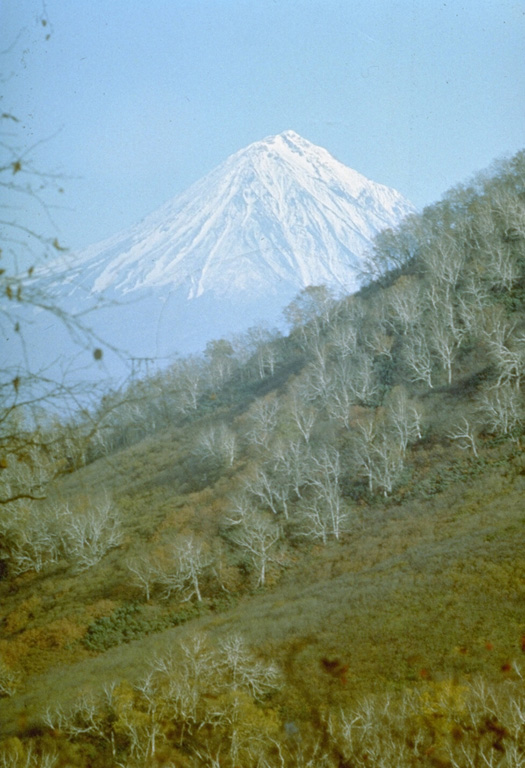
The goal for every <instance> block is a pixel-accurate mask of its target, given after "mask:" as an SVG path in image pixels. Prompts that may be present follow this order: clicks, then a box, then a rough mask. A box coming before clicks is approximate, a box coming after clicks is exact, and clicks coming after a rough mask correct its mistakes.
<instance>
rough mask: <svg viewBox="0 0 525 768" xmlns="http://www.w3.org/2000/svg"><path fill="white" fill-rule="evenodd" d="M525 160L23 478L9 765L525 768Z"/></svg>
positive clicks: (141, 385) (218, 348)
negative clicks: (349, 291) (282, 324)
mask: <svg viewBox="0 0 525 768" xmlns="http://www.w3.org/2000/svg"><path fill="white" fill-rule="evenodd" d="M523 161H524V157H523V156H522V155H518V156H517V157H515V158H512V159H511V160H509V161H506V162H505V163H503V164H500V165H499V166H497V167H496V168H494V169H493V170H492V171H491V173H490V174H484V175H482V176H480V177H479V178H478V179H476V180H474V181H473V182H472V184H471V185H469V186H464V187H459V188H457V189H455V190H452V191H451V192H450V193H448V195H447V196H446V197H445V198H444V200H443V201H441V202H440V203H438V204H436V205H435V206H433V207H431V208H429V209H427V210H426V211H424V212H423V214H421V215H420V216H417V217H411V218H410V219H409V220H407V221H406V222H405V223H404V224H403V225H402V226H401V228H400V229H399V230H397V231H396V232H390V231H389V232H386V233H383V234H382V235H380V236H379V238H378V240H377V242H376V247H375V250H374V252H373V253H371V254H370V260H369V269H370V273H371V274H374V275H375V279H374V280H373V281H371V282H370V284H369V285H368V286H367V287H365V288H364V289H363V290H362V291H361V292H360V294H358V295H357V296H353V297H346V298H342V299H338V300H336V299H335V298H334V297H333V296H331V295H330V294H329V292H328V291H326V290H325V289H321V288H312V289H307V290H306V291H304V292H303V293H302V294H301V295H300V296H298V297H297V299H296V300H295V301H294V302H293V303H292V304H291V305H290V307H288V308H287V311H286V314H287V319H288V320H289V322H290V326H291V329H290V334H289V336H288V337H286V338H282V337H281V336H280V335H279V334H277V333H275V332H269V331H267V330H265V329H261V328H257V329H251V331H250V332H248V333H247V334H246V335H245V336H244V337H243V338H242V339H234V340H219V341H217V342H213V343H212V344H210V345H209V346H208V348H207V349H206V352H205V354H204V355H203V357H202V358H187V359H183V360H179V361H177V362H176V363H175V364H174V365H173V366H172V367H171V368H170V369H168V370H166V371H164V372H161V373H159V374H157V375H156V376H154V377H151V378H147V379H143V380H139V381H134V382H131V384H130V385H129V387H128V389H127V390H126V391H125V392H124V393H108V394H107V396H106V397H105V398H104V400H103V401H102V402H101V403H100V404H99V405H98V406H97V408H96V409H94V410H93V411H90V412H89V413H83V414H79V415H78V417H77V418H76V420H75V421H74V422H69V423H67V424H56V423H53V424H50V423H49V421H47V422H46V423H43V424H42V426H41V427H40V429H41V430H43V431H45V430H47V433H46V434H52V435H53V440H52V441H51V440H48V441H47V445H51V444H52V445H53V446H55V448H54V449H53V451H49V450H48V451H47V453H45V455H44V452H42V451H40V452H39V451H38V450H37V449H36V448H35V449H34V450H32V451H28V452H27V458H25V459H22V460H21V461H20V460H19V458H20V457H19V456H18V459H17V461H16V462H15V461H14V460H13V459H12V457H10V456H9V455H7V456H6V459H5V461H4V464H3V470H2V471H3V478H4V480H3V481H4V490H6V491H7V496H8V495H9V493H10V494H11V496H10V498H11V500H10V501H7V502H6V503H4V504H3V506H2V513H3V516H2V525H1V527H0V536H1V545H2V551H3V560H2V568H1V572H2V578H1V580H0V602H1V605H2V613H3V621H2V624H1V626H0V658H1V660H2V661H1V667H0V691H2V692H3V694H4V695H3V697H2V698H0V719H1V721H2V734H3V736H2V738H3V741H2V742H1V745H0V760H2V761H3V762H0V765H5V766H26V767H29V766H36V765H46V766H51V765H57V766H112V765H115V766H117V765H125V766H130V767H131V766H136V767H137V768H139V766H153V765H161V766H162V765H164V766H168V765H172V766H189V767H191V766H200V765H206V766H208V765H209V766H219V765H221V766H222V765H224V766H236V765H243V766H247V767H249V766H274V765H279V766H327V767H332V766H338V767H339V768H341V766H365V765H374V766H387V765H388V766H394V765H399V766H412V765H422V766H427V765H428V766H478V765H479V766H482V765H483V766H484V765H489V766H502V767H503V766H520V765H523V764H525V682H524V679H523V675H524V674H525V663H524V662H525V656H524V654H525V614H524V605H525V547H524V543H525V507H524V504H523V499H524V491H525V449H524V447H523V423H524V422H523V413H524V407H523V394H522V379H523V376H524V375H525V313H524V305H523V297H524V290H523V286H524V284H525V227H524V226H523V222H525V191H524V190H525V187H524V182H525V174H524V171H523V167H524V166H523ZM31 429H34V427H31ZM20 434H23V438H24V439H25V440H26V441H27V444H28V445H31V435H32V432H31V430H30V429H29V428H26V429H25V431H23V430H22V431H21V432H20ZM44 442H45V441H44ZM40 444H42V441H39V442H38V445H40ZM34 445H35V446H36V445H37V441H34ZM53 477H54V479H51V478H53ZM24 484H25V485H24ZM35 488H37V489H38V490H39V495H44V494H43V491H45V496H46V498H45V500H39V501H35V500H32V499H31V498H26V497H27V496H32V495H33V496H34V495H35V491H34V489H35ZM25 489H30V492H29V491H26V490H25ZM4 495H5V494H4ZM7 496H6V498H7Z"/></svg>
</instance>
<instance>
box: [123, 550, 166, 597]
mask: <svg viewBox="0 0 525 768" xmlns="http://www.w3.org/2000/svg"><path fill="white" fill-rule="evenodd" d="M126 566H127V568H128V570H129V571H130V572H131V573H132V574H133V577H134V580H135V582H136V584H137V585H138V586H139V587H140V588H141V589H143V590H144V594H145V596H146V600H149V599H150V597H151V590H152V588H153V586H154V584H155V583H156V582H158V581H159V580H160V578H161V571H160V570H159V568H158V566H157V565H156V564H155V563H154V562H153V559H152V558H151V557H150V556H147V555H141V556H132V557H129V558H128V559H127V561H126Z"/></svg>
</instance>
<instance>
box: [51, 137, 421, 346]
mask: <svg viewBox="0 0 525 768" xmlns="http://www.w3.org/2000/svg"><path fill="white" fill-rule="evenodd" d="M413 211H414V208H413V206H412V205H411V204H410V203H409V202H408V201H407V200H406V199H404V198H403V197H402V196H401V195H400V194H399V193H398V192H396V191H395V190H393V189H390V188H388V187H385V186H383V185H381V184H377V183H375V182H372V181H369V180H368V179H366V178H365V177H364V176H362V175H361V174H359V173H357V172H356V171H354V170H352V169H351V168H348V167H347V166H345V165H343V164H342V163H340V162H339V161H338V160H336V159H335V158H334V157H332V155H330V154H329V152H327V151H326V150H325V149H323V148H321V147H318V146H316V145H314V144H311V143H310V142H309V141H307V140H306V139H303V138H301V137H300V136H299V135H298V134H297V133H294V132H293V131H285V132H284V133H281V134H278V135H276V136H270V137H268V138H266V139H263V140H262V141H258V142H255V143H254V144H250V145H249V146H248V147H246V148H245V149H242V150H240V151H239V152H236V153H235V154H233V155H231V156H230V157H229V158H228V159H227V160H226V161H225V162H223V163H222V164H221V165H219V166H218V167H217V168H216V169H215V170H213V171H211V173H209V174H208V175H207V176H205V177H204V178H203V179H201V180H200V181H197V182H196V183H195V184H193V185H192V186H191V187H190V188H189V189H188V190H187V191H186V192H184V193H182V194H181V195H179V196H178V197H175V198H174V199H172V200H170V201H169V202H167V203H166V204H164V205H163V206H162V207H161V208H159V209H158V210H157V211H155V212H154V213H152V214H150V215H149V216H147V217H146V218H145V219H143V221H141V222H140V223H139V224H137V225H135V226H133V227H131V228H130V229H128V230H126V231H124V232H121V233H120V234H117V235H115V236H113V237H111V238H109V239H107V240H105V241H103V242H101V243H98V244H96V245H93V246H91V247H89V248H87V249H86V250H85V251H83V252H81V253H79V254H77V255H76V256H75V257H74V259H72V262H73V263H71V260H68V263H67V269H62V270H60V271H59V273H58V274H57V272H54V280H56V279H57V278H58V279H59V281H60V286H61V287H60V291H61V292H62V291H63V292H65V294H66V295H68V296H69V297H70V299H71V298H73V297H74V296H76V297H77V299H79V296H80V294H81V295H82V297H84V296H86V295H91V296H92V297H96V296H97V295H99V294H100V293H101V292H104V294H106V295H108V296H110V297H111V298H116V299H117V300H118V299H121V298H122V297H126V299H132V300H133V301H132V306H133V307H134V313H135V318H136V316H137V314H138V313H140V322H139V323H137V322H136V320H135V322H134V323H131V327H130V319H129V316H128V313H127V311H126V310H125V309H124V310H123V309H122V308H120V309H119V312H118V313H117V312H115V314H114V317H112V318H111V321H110V322H108V320H107V318H106V320H104V327H103V328H98V327H97V330H99V331H100V333H101V334H102V335H106V337H107V331H108V329H109V330H110V335H111V338H110V339H109V340H110V341H111V342H112V343H115V344H117V345H120V346H121V347H123V348H127V349H129V350H130V352H132V353H133V354H150V355H152V356H154V355H165V354H170V353H172V352H174V351H175V350H178V351H182V352H187V351H196V350H197V349H201V348H202V347H203V346H204V344H205V343H206V341H207V340H209V339H210V338H217V337H218V336H222V335H225V334H226V335H227V334H228V333H232V332H237V331H240V330H244V329H246V328H247V327H248V326H249V325H250V324H253V323H254V322H258V321H265V322H269V323H275V322H276V319H277V318H278V317H279V314H280V311H281V310H282V308H283V307H284V306H285V305H286V304H287V303H288V302H289V301H290V300H291V298H293V296H295V295H296V294H297V293H298V292H299V291H300V290H301V289H303V288H305V287H306V286H308V285H321V284H326V285H328V286H330V287H332V288H335V289H336V291H337V292H341V291H345V292H351V291H353V290H355V289H356V288H358V285H359V280H358V274H359V271H360V268H361V266H362V259H363V255H364V253H365V251H366V250H367V249H368V248H369V247H370V245H371V241H372V238H373V237H374V236H375V235H376V234H377V233H378V232H379V231H380V230H382V229H384V228H386V227H395V226H396V225H397V224H398V223H399V222H400V220H401V219H402V218H403V217H404V216H405V215H407V214H409V213H411V212H413ZM55 269H56V265H55ZM79 286H81V287H82V291H81V292H80V291H78V287H79ZM135 299H137V301H135ZM82 300H84V299H83V298H82ZM119 314H120V319H119ZM137 325H138V326H139V331H140V334H138V333H137ZM133 328H134V329H135V332H134V333H130V331H132V329H133ZM152 334H153V335H152Z"/></svg>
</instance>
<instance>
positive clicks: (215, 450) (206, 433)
mask: <svg viewBox="0 0 525 768" xmlns="http://www.w3.org/2000/svg"><path fill="white" fill-rule="evenodd" d="M194 452H195V454H196V455H197V456H200V457H201V458H203V459H215V460H216V461H218V462H220V463H221V464H226V466H228V467H231V466H233V463H234V461H235V458H236V456H237V436H236V435H235V432H234V431H233V430H232V429H230V428H229V427H228V425H227V424H224V423H221V424H212V425H210V426H208V427H205V428H204V429H203V430H202V431H201V432H200V433H199V435H198V436H197V440H196V443H195V448H194Z"/></svg>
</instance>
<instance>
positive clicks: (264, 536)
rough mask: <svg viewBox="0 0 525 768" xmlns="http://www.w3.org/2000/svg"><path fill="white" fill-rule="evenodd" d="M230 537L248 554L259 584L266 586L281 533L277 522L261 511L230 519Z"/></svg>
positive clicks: (227, 521) (228, 520)
mask: <svg viewBox="0 0 525 768" xmlns="http://www.w3.org/2000/svg"><path fill="white" fill-rule="evenodd" d="M225 522H226V523H227V525H228V526H229V529H228V537H229V538H230V540H231V541H232V542H233V543H234V544H235V545H236V546H238V547H240V548H241V549H242V550H244V551H245V552H246V554H247V555H248V557H249V559H250V560H251V562H252V564H253V567H254V568H255V570H256V572H257V574H258V577H257V584H258V585H261V586H264V583H265V581H266V571H267V568H268V565H269V564H270V563H271V562H274V561H275V558H274V557H273V555H272V553H273V550H274V548H275V545H276V544H277V542H278V541H279V538H280V532H279V527H278V525H277V524H276V522H275V520H274V519H273V518H272V517H270V516H268V515H267V514H264V513H262V512H259V511H251V512H248V513H247V514H245V515H243V517H241V518H237V519H234V518H229V519H227V520H226V521H225Z"/></svg>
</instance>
